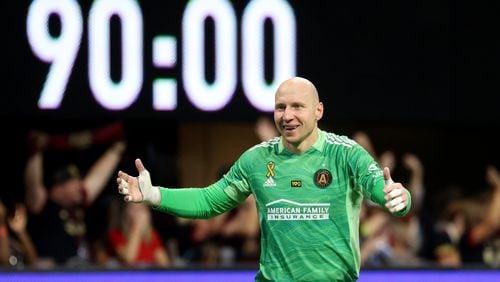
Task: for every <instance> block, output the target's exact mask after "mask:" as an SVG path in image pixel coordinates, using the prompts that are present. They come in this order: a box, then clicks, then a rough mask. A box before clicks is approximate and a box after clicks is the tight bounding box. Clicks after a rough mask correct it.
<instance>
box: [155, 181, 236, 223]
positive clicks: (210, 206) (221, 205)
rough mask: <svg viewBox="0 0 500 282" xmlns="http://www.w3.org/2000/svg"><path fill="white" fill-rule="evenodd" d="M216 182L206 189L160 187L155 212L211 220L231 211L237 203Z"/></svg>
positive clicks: (219, 182) (220, 182) (220, 183)
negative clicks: (158, 203)
mask: <svg viewBox="0 0 500 282" xmlns="http://www.w3.org/2000/svg"><path fill="white" fill-rule="evenodd" d="M222 183H223V181H218V182H217V183H214V184H213V185H210V186H209V187H206V188H203V189H201V188H183V189H167V188H162V187H160V193H161V201H160V205H158V206H157V207H155V208H154V209H155V210H158V211H162V212H166V213H170V214H174V215H176V216H180V217H185V218H211V217H214V216H216V215H218V214H221V213H224V212H226V211H228V210H231V209H232V208H234V207H235V206H237V205H238V204H239V202H237V201H235V200H233V199H232V198H230V197H229V196H228V195H227V194H226V193H225V192H224V190H223V187H222V186H221V185H222Z"/></svg>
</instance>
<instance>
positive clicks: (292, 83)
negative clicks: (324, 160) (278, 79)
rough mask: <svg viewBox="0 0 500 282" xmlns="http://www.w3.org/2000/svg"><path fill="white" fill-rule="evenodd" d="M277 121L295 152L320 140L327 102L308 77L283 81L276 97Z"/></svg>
mask: <svg viewBox="0 0 500 282" xmlns="http://www.w3.org/2000/svg"><path fill="white" fill-rule="evenodd" d="M274 100H275V107H274V122H275V124H276V128H277V129H278V131H279V132H280V134H281V136H282V140H283V145H284V146H285V148H287V149H288V150H289V151H290V152H292V153H301V152H305V151H306V150H307V149H308V148H310V147H311V146H312V144H314V142H315V141H316V140H317V139H318V130H317V129H318V128H317V126H318V121H319V120H320V119H321V117H322V116H323V103H321V102H320V101H319V96H318V91H317V90H316V87H315V86H314V85H313V84H312V83H311V82H310V81H309V80H307V79H305V78H302V77H292V78H290V79H287V80H285V81H284V82H282V83H281V84H280V86H279V87H278V90H277V91H276V96H275V99H274Z"/></svg>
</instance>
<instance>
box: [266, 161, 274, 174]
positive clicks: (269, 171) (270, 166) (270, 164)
mask: <svg viewBox="0 0 500 282" xmlns="http://www.w3.org/2000/svg"><path fill="white" fill-rule="evenodd" d="M266 176H267V177H271V176H272V177H274V162H273V161H269V162H268V163H267V174H266Z"/></svg>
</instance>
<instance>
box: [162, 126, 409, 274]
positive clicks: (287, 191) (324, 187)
mask: <svg viewBox="0 0 500 282" xmlns="http://www.w3.org/2000/svg"><path fill="white" fill-rule="evenodd" d="M319 133H320V134H319V139H318V140H317V141H316V143H315V144H314V145H313V146H312V147H311V148H310V149H309V150H308V151H306V152H304V153H303V154H300V155H296V154H292V153H290V152H288V151H287V150H286V149H285V148H284V146H283V145H282V143H281V142H282V141H281V138H280V137H276V138H273V139H271V140H269V141H266V142H263V143H261V144H259V145H256V146H254V147H252V148H250V149H249V150H247V151H246V152H245V153H244V154H243V155H242V156H241V157H240V158H239V159H238V160H237V161H236V162H235V164H234V165H233V166H232V167H231V169H230V171H229V172H228V173H227V174H226V175H225V176H224V177H223V178H222V179H221V180H219V181H218V182H217V183H216V184H214V185H211V186H209V187H208V188H205V189H188V190H187V191H186V192H181V191H182V190H184V189H178V190H171V189H162V190H161V191H162V201H161V203H160V207H159V209H162V210H164V211H167V212H170V213H173V214H176V215H181V216H187V217H199V216H202V217H209V216H213V215H216V214H218V213H220V212H224V211H226V210H229V209H231V208H232V207H234V206H235V205H237V204H238V203H241V202H243V201H244V200H245V198H246V197H248V195H250V194H253V195H254V197H255V199H256V205H257V210H258V214H259V222H260V226H261V256H260V269H259V273H258V274H257V276H256V280H257V281H269V280H271V281H355V280H356V279H357V278H358V275H359V269H360V253H359V252H360V251H359V212H360V208H361V203H362V201H363V199H370V200H372V201H373V202H375V203H377V204H379V205H380V206H382V207H384V208H385V206H384V205H385V200H384V193H383V188H384V178H383V172H382V170H381V169H380V166H379V165H378V164H377V163H376V162H375V161H374V159H373V158H372V157H371V156H370V155H369V154H368V153H367V152H366V150H364V149H363V148H362V147H361V146H360V145H358V144H357V143H356V142H354V141H353V140H351V139H349V138H347V137H345V136H339V135H335V134H333V133H327V132H324V131H321V130H320V132H319ZM169 197H170V199H168V198H169ZM407 211H408V210H405V211H402V212H400V214H401V215H403V214H405V212H407Z"/></svg>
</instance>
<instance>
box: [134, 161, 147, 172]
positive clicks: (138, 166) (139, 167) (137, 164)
mask: <svg viewBox="0 0 500 282" xmlns="http://www.w3.org/2000/svg"><path fill="white" fill-rule="evenodd" d="M135 167H137V171H139V173H141V172H143V171H145V170H146V168H145V167H144V165H143V164H142V161H141V159H136V160H135Z"/></svg>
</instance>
